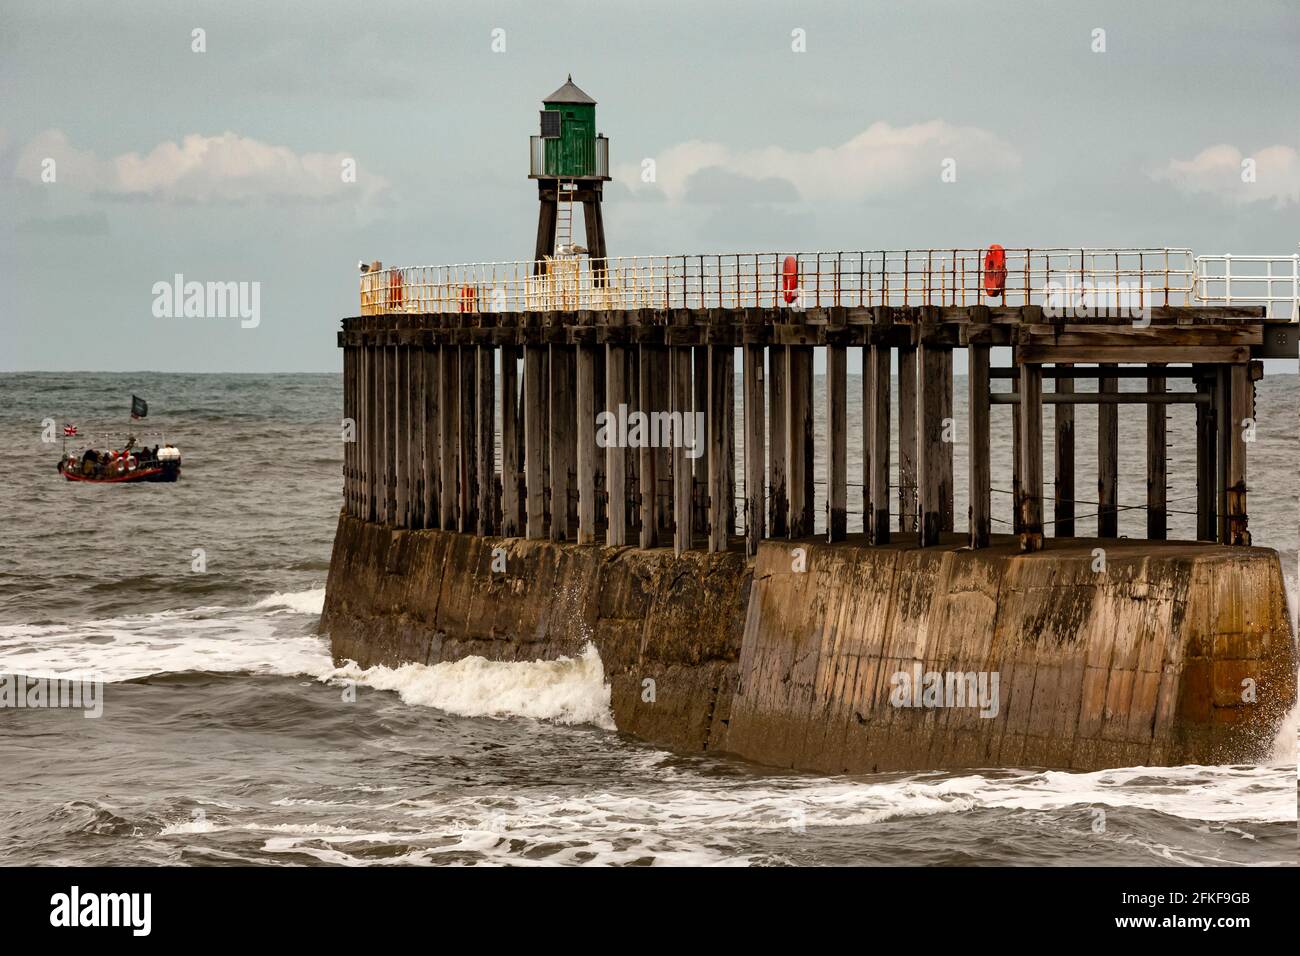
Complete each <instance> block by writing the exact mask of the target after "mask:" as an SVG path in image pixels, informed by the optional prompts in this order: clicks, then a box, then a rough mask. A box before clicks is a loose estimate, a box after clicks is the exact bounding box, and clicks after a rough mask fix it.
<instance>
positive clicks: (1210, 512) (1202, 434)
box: [1196, 366, 1219, 541]
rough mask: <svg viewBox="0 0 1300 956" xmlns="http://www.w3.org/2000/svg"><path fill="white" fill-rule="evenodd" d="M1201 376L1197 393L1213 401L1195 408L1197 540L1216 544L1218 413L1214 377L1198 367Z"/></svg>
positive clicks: (1198, 379)
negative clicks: (1215, 403)
mask: <svg viewBox="0 0 1300 956" xmlns="http://www.w3.org/2000/svg"><path fill="white" fill-rule="evenodd" d="M1197 371H1198V372H1199V373H1201V377H1200V378H1197V379H1196V391H1197V392H1198V393H1199V394H1200V395H1202V396H1204V397H1205V398H1208V399H1210V401H1207V402H1201V403H1200V404H1198V405H1197V406H1196V538H1197V540H1198V541H1214V540H1216V538H1217V536H1218V495H1217V491H1218V474H1219V471H1218V465H1217V463H1216V457H1215V439H1216V437H1217V436H1218V422H1217V420H1216V418H1217V412H1216V409H1215V407H1214V405H1213V398H1214V394H1215V374H1214V372H1213V370H1211V369H1208V368H1207V367H1205V366H1198V367H1197Z"/></svg>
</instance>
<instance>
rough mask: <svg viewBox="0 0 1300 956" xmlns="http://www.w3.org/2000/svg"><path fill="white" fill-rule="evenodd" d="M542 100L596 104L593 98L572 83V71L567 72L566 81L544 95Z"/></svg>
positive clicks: (547, 101) (545, 101) (544, 101)
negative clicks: (547, 94)
mask: <svg viewBox="0 0 1300 956" xmlns="http://www.w3.org/2000/svg"><path fill="white" fill-rule="evenodd" d="M542 102H543V103H587V104H590V105H591V106H595V105H596V101H595V100H593V99H592V98H591V97H590V96H588V95H587V94H586V93H584V92H582V90H580V89H578V88H577V87H576V86H574V85H573V74H572V73H570V74H569V79H568V81H567V82H566V83H565V84H564V85H563V86H562V87H560V88H559V89H558V90H556V91H555V92H554V93H552V94H551V95H550V96H548V97H546V99H544V100H542Z"/></svg>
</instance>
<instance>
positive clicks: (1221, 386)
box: [1214, 365, 1233, 544]
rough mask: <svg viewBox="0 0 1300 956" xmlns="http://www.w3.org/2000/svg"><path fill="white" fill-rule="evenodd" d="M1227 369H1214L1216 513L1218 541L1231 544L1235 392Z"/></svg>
mask: <svg viewBox="0 0 1300 956" xmlns="http://www.w3.org/2000/svg"><path fill="white" fill-rule="evenodd" d="M1229 380H1230V373H1229V371H1228V366H1226V365H1216V366H1215V367H1214V428H1215V442H1214V443H1215V452H1214V464H1215V474H1214V511H1215V514H1216V516H1217V519H1218V520H1217V523H1216V524H1217V527H1216V528H1215V532H1216V533H1215V540H1216V541H1218V542H1219V543H1220V544H1227V543H1228V484H1229V482H1228V470H1229V468H1230V466H1231V465H1230V462H1229V458H1230V456H1231V451H1230V450H1229V447H1228V446H1229V445H1231V444H1232V414H1233V413H1232V389H1231V386H1230V381H1229Z"/></svg>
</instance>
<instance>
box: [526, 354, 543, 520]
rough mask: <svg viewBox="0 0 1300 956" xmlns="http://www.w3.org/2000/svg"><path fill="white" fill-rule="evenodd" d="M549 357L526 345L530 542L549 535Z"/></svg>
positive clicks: (527, 472) (527, 514)
mask: <svg viewBox="0 0 1300 956" xmlns="http://www.w3.org/2000/svg"><path fill="white" fill-rule="evenodd" d="M546 360H547V355H546V349H545V348H544V347H542V346H534V345H528V346H525V347H524V487H525V495H526V508H525V520H524V536H525V537H527V538H528V539H529V540H530V541H537V540H539V539H541V538H544V537H546V475H545V469H544V467H543V464H544V461H545V457H546V448H545V446H544V443H543V441H542V434H543V429H544V428H545V424H544V420H543V417H542V412H543V408H542V403H543V395H544V392H543V388H544V387H545V383H544V382H543V381H542V368H543V366H544V365H545V364H546Z"/></svg>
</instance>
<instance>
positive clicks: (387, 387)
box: [381, 344, 401, 525]
mask: <svg viewBox="0 0 1300 956" xmlns="http://www.w3.org/2000/svg"><path fill="white" fill-rule="evenodd" d="M400 394H401V393H400V392H398V390H397V346H396V345H392V344H390V345H387V346H385V347H384V514H383V518H382V519H381V520H382V521H383V522H384V524H393V525H396V524H397V400H398V397H399V395H400Z"/></svg>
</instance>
